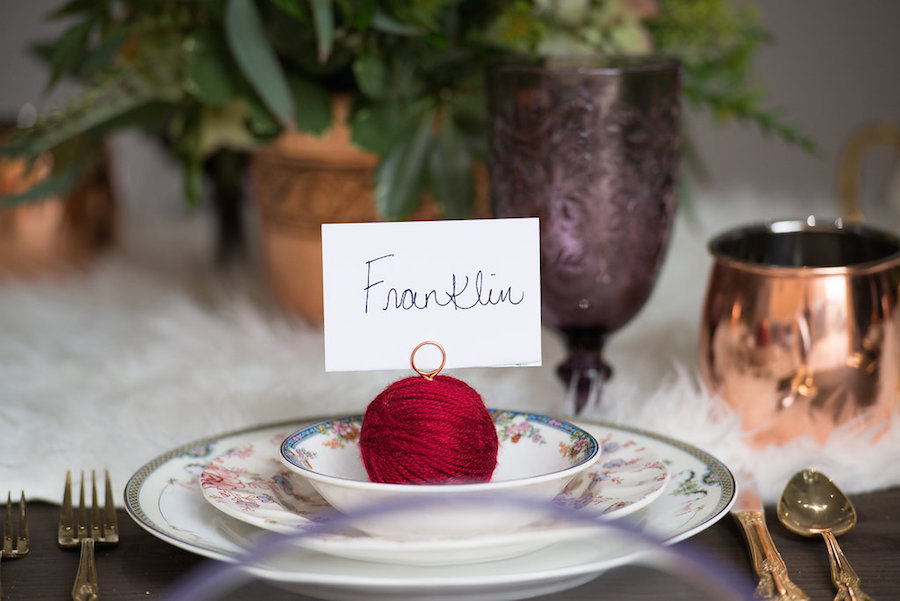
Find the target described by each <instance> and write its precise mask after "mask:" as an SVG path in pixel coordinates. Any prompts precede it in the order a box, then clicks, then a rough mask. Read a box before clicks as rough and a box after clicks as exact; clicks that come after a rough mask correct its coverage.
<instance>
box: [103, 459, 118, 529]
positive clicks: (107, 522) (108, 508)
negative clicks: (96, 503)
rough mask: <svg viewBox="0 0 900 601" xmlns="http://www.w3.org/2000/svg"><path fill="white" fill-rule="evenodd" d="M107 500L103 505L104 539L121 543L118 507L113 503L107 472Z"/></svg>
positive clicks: (107, 471)
mask: <svg viewBox="0 0 900 601" xmlns="http://www.w3.org/2000/svg"><path fill="white" fill-rule="evenodd" d="M105 488H106V500H105V502H104V504H103V538H104V540H105V541H106V542H110V543H117V542H119V523H118V520H117V519H116V505H115V502H114V501H113V489H112V482H111V481H110V479H109V470H106V487H105Z"/></svg>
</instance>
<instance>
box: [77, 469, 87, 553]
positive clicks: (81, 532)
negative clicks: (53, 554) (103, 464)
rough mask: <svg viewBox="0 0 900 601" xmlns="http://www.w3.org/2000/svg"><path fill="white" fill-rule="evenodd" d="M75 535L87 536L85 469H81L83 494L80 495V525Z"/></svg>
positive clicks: (78, 536)
mask: <svg viewBox="0 0 900 601" xmlns="http://www.w3.org/2000/svg"><path fill="white" fill-rule="evenodd" d="M75 537H76V538H78V539H79V540H80V539H82V538H86V537H87V505H86V504H85V501H84V470H81V494H80V495H79V497H78V526H77V531H76V533H75Z"/></svg>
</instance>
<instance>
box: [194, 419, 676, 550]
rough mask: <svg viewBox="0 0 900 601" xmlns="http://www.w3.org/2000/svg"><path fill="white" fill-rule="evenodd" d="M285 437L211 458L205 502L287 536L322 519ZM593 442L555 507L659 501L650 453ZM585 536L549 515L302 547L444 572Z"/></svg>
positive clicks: (311, 541) (618, 510)
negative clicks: (596, 451) (505, 528)
mask: <svg viewBox="0 0 900 601" xmlns="http://www.w3.org/2000/svg"><path fill="white" fill-rule="evenodd" d="M289 434H290V432H288V431H283V432H277V433H275V434H272V435H268V436H265V437H263V438H259V439H256V440H253V441H251V442H248V443H247V444H244V445H241V446H238V447H236V448H234V449H230V450H229V451H226V452H225V453H224V454H222V455H219V456H218V457H215V458H214V459H213V460H212V461H210V463H209V464H208V465H207V466H206V469H205V470H204V471H203V473H202V474H201V476H200V486H201V490H202V491H203V494H204V496H205V497H206V500H207V501H209V502H210V503H212V505H213V506H214V507H216V508H218V509H220V510H221V511H223V512H224V513H226V514H228V515H230V516H232V517H234V518H237V519H239V520H241V521H244V522H247V523H248V524H253V525H254V526H259V527H260V528H265V529H267V530H273V531H275V532H283V533H288V534H290V533H292V532H295V531H296V529H297V528H305V527H308V526H310V525H314V524H316V523H318V522H321V521H322V520H323V519H326V518H327V516H328V515H329V514H330V513H331V507H330V506H329V505H328V503H327V502H325V500H324V499H322V497H321V496H320V495H319V494H318V493H316V491H315V490H314V489H313V488H312V486H311V485H310V484H309V483H308V482H307V481H306V479H305V478H303V477H302V476H300V475H298V474H296V473H294V472H293V471H291V470H289V469H287V468H286V467H285V466H284V464H283V463H282V462H281V461H280V460H279V455H280V448H281V443H282V441H283V440H284V438H285V437H286V436H288V435H289ZM598 443H599V444H600V445H601V447H602V454H601V458H600V459H599V460H598V461H597V462H596V463H595V464H594V466H592V467H591V468H590V469H589V470H588V471H587V472H585V473H584V474H582V475H580V476H579V477H578V478H576V479H575V480H573V481H572V482H571V483H570V484H569V486H567V487H566V489H565V491H564V492H563V493H561V494H560V495H559V497H558V498H557V502H558V503H559V504H560V505H563V506H568V507H576V508H578V509H579V510H581V511H590V512H592V514H595V515H603V516H604V517H605V518H607V519H613V518H616V519H618V518H620V517H624V516H626V515H628V514H630V513H633V512H635V511H637V510H638V509H641V508H642V507H645V506H646V505H648V504H650V503H651V502H652V501H653V500H654V499H656V498H657V497H658V496H659V495H661V494H662V492H663V490H664V488H665V486H666V483H667V482H668V479H669V471H668V468H667V467H666V465H665V463H663V462H662V461H661V460H660V459H659V456H658V455H657V454H656V452H655V451H654V450H652V449H651V448H649V447H648V446H647V445H646V444H642V443H641V442H640V441H638V440H635V439H634V438H633V437H630V436H627V435H625V433H623V432H609V433H608V434H607V435H606V436H605V437H604V438H602V439H599V440H598ZM586 535H588V534H587V533H586V531H585V529H584V528H583V527H580V526H574V527H573V526H572V525H571V522H568V521H567V520H565V519H563V517H562V516H550V517H548V518H547V519H543V520H540V521H539V522H537V523H534V524H531V525H529V526H526V527H525V528H523V529H520V530H518V531H516V532H513V533H506V534H502V535H501V534H495V535H487V534H485V535H482V536H470V537H464V538H453V539H443V540H417V541H410V540H405V541H403V540H392V539H388V538H381V537H374V536H367V535H365V534H363V533H361V532H358V531H356V530H353V529H345V530H343V531H341V532H337V533H328V534H315V535H312V536H309V537H305V538H304V539H303V541H302V543H303V545H304V546H306V547H308V548H311V549H314V550H316V551H320V552H322V553H330V554H333V555H338V556H341V557H349V558H352V559H361V560H365V561H377V562H387V563H403V564H415V565H449V564H460V563H477V562H481V561H489V560H496V559H503V558H507V557H515V556H516V555H521V554H524V553H528V552H531V551H534V550H536V549H539V548H540V547H544V546H547V545H549V544H551V543H555V542H559V541H562V540H566V539H571V538H573V537H578V536H586Z"/></svg>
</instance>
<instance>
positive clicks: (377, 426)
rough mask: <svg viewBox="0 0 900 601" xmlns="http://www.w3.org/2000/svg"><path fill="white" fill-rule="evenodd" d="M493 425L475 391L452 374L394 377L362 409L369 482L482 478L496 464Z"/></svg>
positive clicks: (362, 440)
mask: <svg viewBox="0 0 900 601" xmlns="http://www.w3.org/2000/svg"><path fill="white" fill-rule="evenodd" d="M498 446H499V443H498V440H497V429H496V427H495V426H494V420H493V419H492V418H491V414H490V413H489V412H488V410H487V408H486V407H485V406H484V402H483V401H482V400H481V395H479V394H478V392H476V391H475V389H474V388H472V387H471V386H469V385H468V384H466V383H465V382H463V381H461V380H457V379H456V378H451V377H449V376H437V377H435V378H434V380H432V381H428V380H426V379H424V378H419V377H415V376H413V377H409V378H405V379H403V380H400V381H398V382H394V383H393V384H391V385H390V386H388V387H387V388H386V389H384V390H383V391H382V392H381V394H379V395H378V396H377V397H375V400H373V401H372V402H371V403H369V406H368V407H367V408H366V413H365V415H363V423H362V426H361V427H360V432H359V448H360V451H361V452H362V459H363V463H364V464H365V466H366V472H367V473H368V474H369V479H370V480H371V481H372V482H387V483H391V484H458V483H469V482H486V481H488V480H490V479H491V474H493V473H494V468H495V467H496V465H497V448H498Z"/></svg>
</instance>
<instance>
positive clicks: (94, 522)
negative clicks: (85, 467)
mask: <svg viewBox="0 0 900 601" xmlns="http://www.w3.org/2000/svg"><path fill="white" fill-rule="evenodd" d="M100 535H101V531H100V503H99V502H98V500H97V472H95V471H94V470H91V538H92V539H94V540H95V541H96V540H100Z"/></svg>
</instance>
